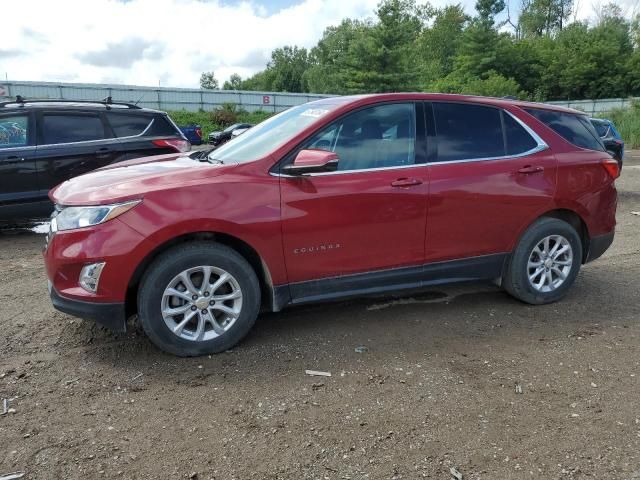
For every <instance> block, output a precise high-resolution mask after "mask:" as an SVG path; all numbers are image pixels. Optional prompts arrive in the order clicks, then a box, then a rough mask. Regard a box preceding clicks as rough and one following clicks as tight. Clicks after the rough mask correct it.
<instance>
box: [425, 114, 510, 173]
mask: <svg viewBox="0 0 640 480" xmlns="http://www.w3.org/2000/svg"><path fill="white" fill-rule="evenodd" d="M433 114H434V117H435V122H436V135H437V139H438V161H440V162H449V161H454V160H472V159H475V158H491V157H502V156H504V154H505V148H504V138H503V135H502V121H501V119H500V110H499V109H497V108H492V107H484V106H481V105H471V104H464V103H434V104H433Z"/></svg>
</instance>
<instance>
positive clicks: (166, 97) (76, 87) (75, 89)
mask: <svg viewBox="0 0 640 480" xmlns="http://www.w3.org/2000/svg"><path fill="white" fill-rule="evenodd" d="M16 95H22V96H23V97H25V98H50V99H63V100H101V99H103V98H105V97H109V96H110V97H112V98H113V100H114V101H119V102H131V103H136V102H137V103H138V105H140V106H141V107H147V108H155V109H158V110H182V109H184V110H190V111H197V110H213V109H215V108H217V107H220V106H221V105H223V104H225V103H233V104H236V105H237V106H238V107H239V108H242V109H244V110H246V111H248V112H253V111H256V110H263V111H267V112H280V111H282V110H286V109H287V108H289V107H293V106H294V105H300V104H302V103H306V102H310V101H312V100H317V99H319V98H326V97H330V96H331V95H317V94H313V93H309V94H307V93H275V92H245V91H235V90H203V89H199V88H163V87H137V86H133V85H108V84H97V83H54V82H14V81H1V80H0V101H3V100H11V99H13V98H15V96H16Z"/></svg>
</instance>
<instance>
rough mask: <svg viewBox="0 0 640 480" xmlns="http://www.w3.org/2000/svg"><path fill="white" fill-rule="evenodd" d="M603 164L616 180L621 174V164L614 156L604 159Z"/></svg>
mask: <svg viewBox="0 0 640 480" xmlns="http://www.w3.org/2000/svg"><path fill="white" fill-rule="evenodd" d="M602 166H603V167H604V169H605V170H606V171H607V173H608V174H609V175H611V178H613V179H614V180H615V179H616V178H618V177H619V176H620V165H618V161H617V160H614V159H613V158H605V159H604V160H602Z"/></svg>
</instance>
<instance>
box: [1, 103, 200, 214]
mask: <svg viewBox="0 0 640 480" xmlns="http://www.w3.org/2000/svg"><path fill="white" fill-rule="evenodd" d="M189 148H190V145H189V142H188V141H187V140H186V139H185V138H184V135H182V133H180V131H179V130H178V128H177V127H176V126H175V124H174V123H173V121H171V119H170V118H169V117H168V116H167V114H166V113H164V112H158V111H155V110H148V109H145V108H139V107H137V106H135V105H131V104H125V103H116V102H112V101H110V99H106V100H105V101H103V102H98V101H96V102H77V101H73V102H71V101H57V100H25V99H23V98H18V100H17V101H12V102H3V103H0V223H8V222H9V223H13V222H17V221H22V220H25V219H30V218H40V217H48V216H49V214H50V213H51V210H52V209H53V204H52V203H51V202H50V201H49V198H48V196H47V193H48V192H49V190H50V189H51V188H53V187H54V186H56V185H58V184H59V183H61V182H63V181H65V180H67V179H69V178H72V177H75V176H77V175H81V174H83V173H86V172H88V171H90V170H94V169H96V168H99V167H103V166H105V165H110V164H113V163H117V162H120V161H123V160H127V159H131V158H137V157H142V156H148V155H162V154H168V153H177V152H183V151H187V150H189Z"/></svg>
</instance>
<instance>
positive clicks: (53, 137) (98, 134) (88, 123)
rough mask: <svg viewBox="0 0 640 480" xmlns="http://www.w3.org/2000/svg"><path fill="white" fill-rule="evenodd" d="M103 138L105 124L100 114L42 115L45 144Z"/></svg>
mask: <svg viewBox="0 0 640 480" xmlns="http://www.w3.org/2000/svg"><path fill="white" fill-rule="evenodd" d="M103 138H105V134H104V126H103V125H102V120H101V119H100V117H99V116H98V115H57V114H44V116H43V117H42V141H43V144H45V145H55V144H59V143H73V142H86V141H90V140H102V139H103Z"/></svg>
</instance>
